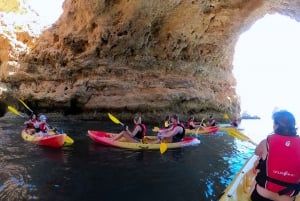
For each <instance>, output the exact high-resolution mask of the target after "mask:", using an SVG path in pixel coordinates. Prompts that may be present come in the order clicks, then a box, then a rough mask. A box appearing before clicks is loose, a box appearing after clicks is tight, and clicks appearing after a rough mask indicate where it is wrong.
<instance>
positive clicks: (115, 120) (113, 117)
mask: <svg viewBox="0 0 300 201" xmlns="http://www.w3.org/2000/svg"><path fill="white" fill-rule="evenodd" d="M107 114H108V117H109V118H110V120H112V121H113V122H114V123H115V124H121V125H124V124H123V123H122V122H120V121H119V119H117V118H116V117H115V116H113V115H112V114H110V113H107Z"/></svg>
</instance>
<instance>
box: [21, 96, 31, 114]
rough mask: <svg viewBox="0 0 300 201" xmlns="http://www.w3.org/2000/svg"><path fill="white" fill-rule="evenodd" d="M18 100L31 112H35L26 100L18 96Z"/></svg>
mask: <svg viewBox="0 0 300 201" xmlns="http://www.w3.org/2000/svg"><path fill="white" fill-rule="evenodd" d="M18 100H19V101H20V102H21V103H22V104H23V105H24V106H25V107H26V108H27V109H28V110H29V111H30V112H31V113H33V111H32V110H31V109H30V107H29V106H28V105H26V103H25V102H24V101H22V100H21V99H19V98H18Z"/></svg>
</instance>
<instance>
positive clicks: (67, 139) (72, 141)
mask: <svg viewBox="0 0 300 201" xmlns="http://www.w3.org/2000/svg"><path fill="white" fill-rule="evenodd" d="M18 100H19V101H20V102H21V103H22V104H23V105H24V107H26V108H27V109H28V110H29V111H30V112H31V113H33V110H32V109H30V107H29V106H28V105H26V103H25V102H24V101H22V100H21V99H19V98H18ZM51 133H52V132H51ZM73 143H74V140H73V139H72V138H71V137H70V136H68V135H67V134H66V139H65V145H71V144H73Z"/></svg>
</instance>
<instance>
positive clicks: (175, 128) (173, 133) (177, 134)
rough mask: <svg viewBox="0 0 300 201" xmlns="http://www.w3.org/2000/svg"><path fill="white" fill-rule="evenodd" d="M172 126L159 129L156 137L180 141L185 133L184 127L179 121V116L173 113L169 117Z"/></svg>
mask: <svg viewBox="0 0 300 201" xmlns="http://www.w3.org/2000/svg"><path fill="white" fill-rule="evenodd" d="M171 122H172V127H171V128H168V129H165V130H159V131H158V135H157V137H158V139H159V142H160V141H164V142H180V141H181V140H182V138H183V137H184V135H185V128H184V126H183V125H182V124H180V122H179V117H178V116H177V115H173V116H172V117H171Z"/></svg>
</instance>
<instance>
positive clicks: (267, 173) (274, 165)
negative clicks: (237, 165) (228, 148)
mask: <svg viewBox="0 0 300 201" xmlns="http://www.w3.org/2000/svg"><path fill="white" fill-rule="evenodd" d="M272 117H273V129H274V133H273V134H271V135H269V136H268V137H267V138H266V139H264V140H262V141H261V142H260V143H259V144H258V146H257V147H256V149H255V154H256V155H257V156H259V159H258V161H257V163H256V164H257V166H256V169H257V175H256V177H255V182H254V184H253V186H252V193H251V200H252V201H272V200H276V201H294V200H295V197H296V195H297V194H298V193H299V191H300V138H299V136H298V135H297V128H296V127H295V125H296V122H295V118H294V116H293V114H291V113H290V112H288V111H286V110H281V111H278V112H275V113H274V114H273V116H272Z"/></svg>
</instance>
